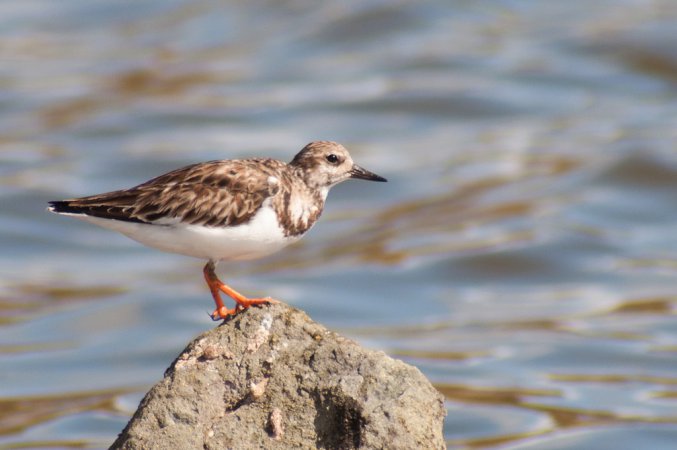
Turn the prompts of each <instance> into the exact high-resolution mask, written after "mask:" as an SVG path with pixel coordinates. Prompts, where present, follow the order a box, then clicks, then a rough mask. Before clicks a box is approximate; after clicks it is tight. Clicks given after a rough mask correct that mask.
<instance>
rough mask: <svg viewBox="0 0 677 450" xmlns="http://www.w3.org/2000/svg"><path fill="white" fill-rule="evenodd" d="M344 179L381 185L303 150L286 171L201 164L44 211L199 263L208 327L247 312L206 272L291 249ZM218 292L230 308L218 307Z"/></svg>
mask: <svg viewBox="0 0 677 450" xmlns="http://www.w3.org/2000/svg"><path fill="white" fill-rule="evenodd" d="M349 178H359V179H362V180H371V181H386V179H385V178H383V177H381V176H378V175H376V174H375V173H372V172H369V171H368V170H365V169H363V168H361V167H360V166H358V165H357V164H355V163H354V162H353V160H352V158H351V157H350V154H348V151H347V150H346V149H345V147H343V146H342V145H341V144H338V143H336V142H329V141H317V142H311V143H310V144H308V145H306V146H305V147H304V148H303V149H302V150H301V151H300V152H299V153H298V154H297V155H296V156H294V159H292V161H291V162H290V163H289V164H286V163H284V162H282V161H277V160H275V159H269V158H250V159H232V160H218V161H209V162H204V163H199V164H193V165H190V166H186V167H183V168H181V169H177V170H174V171H172V172H169V173H166V174H164V175H160V176H159V177H156V178H153V179H152V180H149V181H146V182H145V183H142V184H140V185H138V186H135V187H133V188H131V189H123V190H119V191H113V192H108V193H105V194H99V195H92V196H88V197H82V198H75V199H70V200H61V201H53V202H49V205H50V206H49V210H50V211H52V212H54V213H57V214H63V215H67V216H73V217H76V218H78V219H82V220H85V221H87V222H91V223H93V224H95V225H99V226H102V227H104V228H109V229H111V230H114V231H118V232H120V233H122V234H124V235H126V236H128V237H130V238H132V239H134V240H135V241H138V242H140V243H142V244H144V245H147V246H149V247H153V248H157V249H159V250H163V251H166V252H172V253H179V254H182V255H188V256H194V257H197V258H201V259H206V260H207V261H208V262H207V264H206V265H205V266H204V270H203V272H204V277H205V280H206V281H207V285H208V286H209V290H210V291H211V293H212V296H213V297H214V302H215V303H216V309H215V310H214V312H213V313H212V314H211V317H212V319H214V320H219V319H225V318H226V317H228V316H229V315H231V314H235V313H236V312H237V311H239V310H241V309H244V308H248V307H249V306H251V305H258V304H262V303H271V302H275V300H273V299H271V298H270V297H267V298H247V297H245V296H244V295H242V294H240V293H239V292H237V291H235V290H234V289H232V288H230V287H229V286H227V285H226V284H224V283H223V282H222V281H221V280H219V278H218V277H217V276H216V273H215V272H214V270H215V268H216V264H217V263H218V262H219V261H221V260H247V259H257V258H261V257H263V256H266V255H269V254H271V253H274V252H276V251H278V250H280V249H282V248H284V247H286V246H287V245H289V244H291V243H293V242H296V241H298V240H299V239H300V238H301V237H303V235H304V234H305V233H306V232H307V231H308V230H309V229H310V228H311V227H312V226H313V224H314V223H315V222H316V221H317V219H319V217H320V214H322V209H323V208H324V202H325V199H326V198H327V194H328V193H329V189H330V188H331V187H332V186H334V185H336V184H338V183H340V182H342V181H345V180H347V179H349ZM220 292H223V293H224V294H226V295H228V296H229V297H231V298H232V299H233V300H235V302H236V306H235V308H233V309H228V308H226V307H225V306H224V304H223V300H222V299H221V295H220Z"/></svg>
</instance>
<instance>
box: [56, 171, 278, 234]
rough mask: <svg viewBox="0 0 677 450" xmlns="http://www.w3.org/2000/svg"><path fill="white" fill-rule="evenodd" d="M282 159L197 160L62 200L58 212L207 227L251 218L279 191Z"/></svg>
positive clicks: (238, 222) (57, 205) (239, 222)
mask: <svg viewBox="0 0 677 450" xmlns="http://www.w3.org/2000/svg"><path fill="white" fill-rule="evenodd" d="M282 164H283V163H280V162H279V161H275V160H253V159H252V160H227V161H210V162H206V163H200V164H194V165H191V166H187V167H184V168H181V169H177V170H175V171H173V172H169V173H167V174H164V175H161V176H159V177H157V178H153V179H152V180H150V181H147V182H145V183H143V184H140V185H138V186H136V187H133V188H131V189H127V190H121V191H114V192H108V193H105V194H100V195H92V196H89V197H83V198H78V199H72V200H64V201H60V202H50V204H51V205H52V208H53V210H54V211H55V212H62V213H71V214H86V215H89V216H95V217H102V218H107V219H116V220H125V221H130V222H141V223H158V224H172V223H176V222H179V221H180V222H183V223H188V224H199V225H206V226H212V227H216V226H227V225H238V224H241V223H246V222H247V221H248V220H249V219H250V218H251V217H252V216H253V215H254V214H255V213H256V211H257V210H258V209H259V207H260V206H261V204H263V202H264V200H265V199H266V198H268V197H270V196H272V195H275V194H276V193H277V191H278V190H279V185H278V183H271V182H270V177H271V176H275V175H276V172H277V170H278V169H279V166H280V165H282Z"/></svg>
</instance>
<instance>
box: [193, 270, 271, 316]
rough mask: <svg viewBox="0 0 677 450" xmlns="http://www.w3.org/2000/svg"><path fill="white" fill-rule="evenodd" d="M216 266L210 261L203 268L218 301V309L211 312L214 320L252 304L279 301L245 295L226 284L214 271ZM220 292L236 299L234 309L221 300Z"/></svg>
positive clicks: (208, 283) (215, 300)
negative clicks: (227, 306)
mask: <svg viewBox="0 0 677 450" xmlns="http://www.w3.org/2000/svg"><path fill="white" fill-rule="evenodd" d="M215 267H216V266H215V264H214V262H213V261H209V262H208V263H207V264H206V265H205V267H204V269H203V272H204V276H205V280H206V281H207V286H209V290H210V291H211V293H212V297H214V303H216V309H215V310H214V312H213V313H212V314H211V315H212V320H220V319H225V318H226V317H228V316H231V315H234V314H235V313H237V312H238V311H241V310H243V309H246V308H249V307H250V306H252V305H263V304H266V303H278V301H277V300H273V299H272V298H270V297H267V298H247V297H245V296H244V295H242V294H240V293H239V292H237V291H236V290H235V289H233V288H231V287H230V286H227V285H225V284H224V283H223V282H222V281H221V280H219V277H217V276H216V273H215V272H214V269H215ZM220 292H223V293H224V294H226V295H227V296H228V297H230V298H232V299H233V300H235V303H237V305H235V308H233V309H228V308H226V306H225V305H224V304H223V300H221V293H220Z"/></svg>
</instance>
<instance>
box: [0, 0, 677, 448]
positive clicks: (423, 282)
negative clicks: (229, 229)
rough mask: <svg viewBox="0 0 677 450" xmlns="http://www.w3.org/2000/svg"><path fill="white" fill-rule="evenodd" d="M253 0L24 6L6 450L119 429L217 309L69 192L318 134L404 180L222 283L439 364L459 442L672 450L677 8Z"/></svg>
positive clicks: (6, 15) (435, 377)
mask: <svg viewBox="0 0 677 450" xmlns="http://www.w3.org/2000/svg"><path fill="white" fill-rule="evenodd" d="M231 3H232V4H227V3H226V2H221V3H220V4H219V5H217V4H216V2H210V1H206V0H205V1H190V2H188V1H178V0H176V1H171V2H168V1H147V2H142V3H139V2H132V1H124V2H104V1H91V0H80V1H77V0H72V1H69V2H50V1H44V0H42V1H39V0H28V1H26V0H24V1H5V2H2V4H0V61H1V62H2V64H0V86H2V88H1V89H0V186H1V187H0V248H1V249H2V253H1V254H2V256H0V311H1V316H0V355H1V356H0V448H54V447H59V448H82V447H84V448H103V447H106V446H107V445H110V443H111V442H112V441H113V439H114V438H115V436H116V434H117V433H118V432H119V431H120V430H121V429H122V428H123V426H124V424H125V423H126V421H127V420H128V418H129V416H130V415H131V413H132V412H133V411H134V409H135V408H136V406H137V404H138V401H139V399H140V398H141V396H142V395H143V393H144V392H145V391H146V390H147V389H148V388H149V386H151V385H152V384H153V383H154V382H156V381H158V380H159V379H160V378H161V376H162V373H163V370H164V369H165V368H166V366H167V365H168V364H169V363H170V362H171V361H172V359H173V358H174V357H175V356H176V355H177V354H178V352H179V351H180V350H181V349H182V348H183V347H184V345H185V344H186V343H187V342H188V341H189V340H190V339H192V338H193V337H194V336H196V335H197V334H199V333H201V332H202V331H204V330H206V329H209V328H210V327H212V326H214V324H213V323H212V322H211V321H210V320H209V318H208V316H207V313H208V312H210V311H211V310H212V307H213V306H212V303H211V300H210V297H209V293H208V291H207V289H206V287H205V286H204V284H203V280H202V277H201V262H200V261H196V260H192V259H189V258H184V257H181V256H176V255H167V254H163V253H159V252H156V251H154V250H150V249H146V248H144V247H141V246H139V245H138V244H136V243H134V242H132V241H130V240H127V239H126V238H124V237H122V236H118V235H115V234H113V233H111V232H109V231H106V230H103V229H98V228H96V227H93V226H89V225H87V224H85V223H80V222H78V221H74V220H69V219H68V218H63V217H57V216H53V215H49V214H47V213H46V212H45V211H44V207H45V203H46V201H48V200H54V199H61V198H67V197H72V196H81V195H86V194H92V193H98V192H103V191H107V190H112V189H117V188H121V187H128V186H131V185H134V184H137V183H139V182H141V181H144V180H146V179H148V178H150V177H151V176H154V175H158V174H161V173H163V172H165V171H167V170H170V169H173V168H176V167H179V166H181V165H184V164H188V163H191V162H195V161H202V160H209V159H216V158H234V157H244V156H252V155H267V156H272V157H277V158H281V159H285V160H288V159H290V158H291V156H292V155H293V154H294V153H295V152H296V151H297V150H298V149H300V148H301V147H302V146H303V145H304V144H306V143H307V142H308V141H310V140H315V139H334V140H337V141H340V142H342V143H344V144H345V145H346V146H347V147H348V148H349V149H350V150H351V153H352V154H353V156H354V158H355V159H356V160H357V161H358V163H359V164H361V165H362V166H364V167H366V168H368V169H370V170H373V171H375V172H376V173H379V174H382V175H384V176H386V177H388V178H389V180H390V182H389V183H387V184H376V183H374V184H371V183H364V182H350V183H344V184H342V185H341V186H338V187H336V188H335V189H334V190H333V191H332V193H331V194H330V198H329V202H328V206H327V209H326V211H325V214H324V216H323V218H322V220H321V221H320V223H319V224H318V226H317V227H316V228H314V229H313V231H312V232H311V233H310V234H309V235H308V236H306V237H305V238H304V240H303V241H302V242H301V243H300V245H297V246H296V247H294V248H290V249H288V250H286V251H284V252H282V253H280V254H278V255H276V256H274V257H271V258H268V259H265V260H261V261H257V262H253V263H247V264H230V265H227V264H224V265H222V266H220V268H219V272H220V274H221V275H222V277H223V278H224V279H225V280H227V281H228V282H230V283H231V284H233V285H234V286H235V287H236V288H237V289H239V290H241V291H243V292H245V293H247V294H250V295H273V296H275V297H278V298H281V299H283V300H285V301H287V302H289V303H290V304H292V305H294V306H296V307H299V308H302V309H304V310H305V311H307V312H308V313H309V314H310V315H311V316H312V317H313V318H314V319H315V320H317V321H319V322H321V323H324V324H326V325H327V326H329V327H330V328H332V329H335V330H337V331H339V332H341V333H343V334H346V335H348V336H350V337H352V338H354V339H356V340H358V341H359V342H361V343H363V344H364V345H366V346H369V347H372V348H377V349H383V350H385V351H387V352H388V353H390V354H391V355H394V356H397V357H400V358H402V359H404V360H405V361H407V362H409V363H411V364H415V365H416V366H418V367H419V368H420V369H421V370H422V371H423V372H424V373H425V374H426V375H427V376H428V377H429V378H430V379H431V380H432V382H433V383H434V384H435V385H436V386H437V388H438V389H439V390H440V391H441V392H442V393H443V394H444V395H445V396H446V399H447V403H446V405H447V407H448V410H449V416H448V418H447V421H446V425H445V436H446V439H447V442H448V446H449V447H450V448H510V449H523V448H524V449H527V448H528V449H561V448H596V449H636V448H651V449H668V448H674V446H675V442H677V408H676V406H677V405H676V404H675V401H676V399H677V387H676V386H677V358H676V352H677V321H675V308H676V304H677V300H676V299H677V284H676V283H675V279H676V276H677V238H675V236H676V234H675V232H674V230H675V227H676V226H677V208H676V207H675V206H676V203H675V200H674V199H675V196H676V195H677V153H676V152H675V150H676V148H675V145H676V144H675V143H676V142H677V126H676V125H677V101H676V100H677V84H676V83H677V52H675V46H674V45H673V44H674V42H675V40H676V39H677V27H675V26H674V24H675V20H677V5H676V4H675V3H674V2H673V1H671V0H620V1H619V0H615V1H610V0H609V1H604V0H602V1H597V2H583V1H569V2H558V1H554V0H553V1H543V0H540V1H523V2H511V1H499V0H493V1H490V0H486V1H473V2H466V1H460V0H457V1H453V2H447V1H442V0H439V1H432V0H431V1H425V2H398V1H390V2H385V1H376V0H373V1H359V2H358V1H347V2H346V1H340V2H339V1H334V2H323V3H322V4H321V5H318V4H317V3H316V2H309V1H305V0H294V1H287V2H273V1H269V2H266V1H254V2H231Z"/></svg>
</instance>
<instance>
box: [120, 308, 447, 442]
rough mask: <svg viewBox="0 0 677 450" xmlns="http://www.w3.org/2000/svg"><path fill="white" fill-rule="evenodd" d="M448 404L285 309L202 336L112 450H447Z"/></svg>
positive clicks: (413, 373)
mask: <svg viewBox="0 0 677 450" xmlns="http://www.w3.org/2000/svg"><path fill="white" fill-rule="evenodd" d="M444 416H445V410H444V406H443V402H442V396H441V395H440V394H439V393H438V392H437V391H436V390H435V389H434V388H433V387H432V385H431V384H430V382H428V380H427V379H426V378H425V377H424V376H423V375H422V374H421V372H420V371H419V370H418V369H416V368H415V367H412V366H409V365H407V364H405V363H403V362H402V361H398V360H395V359H392V358H390V357H389V356H387V355H386V354H385V353H383V352H378V351H372V350H367V349H364V348H362V347H360V346H359V345H358V344H356V343H355V342H353V341H351V340H349V339H347V338H345V337H342V336H339V335H338V334H336V333H333V332H331V331H328V330H327V329H326V328H324V327H323V326H321V325H319V324H317V323H315V322H313V321H311V320H310V318H309V317H308V316H307V315H306V314H305V313H303V312H301V311H298V310H296V309H293V308H290V307H289V306H286V305H284V304H278V305H268V306H264V307H260V308H257V307H254V308H249V309H248V310H246V311H244V312H241V313H240V314H237V315H236V316H235V317H233V318H231V319H230V320H228V321H226V322H224V323H223V324H222V325H221V326H219V327H216V328H215V329H213V330H210V331H208V332H206V333H204V334H203V335H201V336H199V337H198V338H197V339H195V340H194V341H193V342H191V343H190V344H189V345H188V347H187V348H186V349H185V350H184V351H183V353H182V354H181V355H180V356H179V357H178V359H177V360H176V361H174V363H173V364H172V365H171V366H170V367H169V369H167V372H166V373H165V377H164V379H163V380H162V381H161V382H159V383H158V384H156V385H155V386H154V387H153V388H152V389H151V390H150V391H149V392H148V394H146V396H145V398H144V399H143V400H142V401H141V404H140V405H139V409H138V410H137V411H136V413H135V414H134V417H132V419H131V420H130V422H129V424H128V425H127V427H126V428H125V429H124V430H123V431H122V433H121V434H120V436H119V437H118V439H117V440H116V441H115V443H114V444H113V446H112V447H111V448H113V449H183V450H188V449H247V450H250V449H259V448H261V449H291V448H294V449H307V448H321V449H342V450H343V449H357V448H360V449H372V448H374V449H377V448H387V449H407V450H411V449H443V448H445V443H444V439H443V436H442V422H443V419H444Z"/></svg>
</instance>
